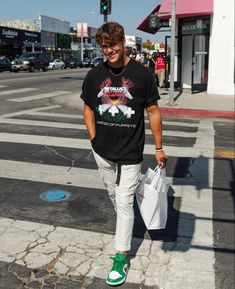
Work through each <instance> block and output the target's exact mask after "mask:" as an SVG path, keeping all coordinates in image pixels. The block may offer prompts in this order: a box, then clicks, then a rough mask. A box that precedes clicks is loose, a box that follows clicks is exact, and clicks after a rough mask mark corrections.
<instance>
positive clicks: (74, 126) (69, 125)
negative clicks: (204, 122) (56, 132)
mask: <svg viewBox="0 0 235 289" xmlns="http://www.w3.org/2000/svg"><path fill="white" fill-rule="evenodd" d="M0 123H8V124H16V125H29V126H38V127H40V126H41V127H55V128H62V129H78V130H79V129H80V130H86V126H85V124H75V123H64V122H53V121H40V120H28V119H11V118H2V117H0ZM145 132H146V134H149V135H151V134H152V132H151V130H150V129H146V130H145ZM163 136H173V137H174V136H175V137H177V136H178V137H184V138H191V137H196V136H197V133H192V132H191V133H190V132H179V131H163Z"/></svg>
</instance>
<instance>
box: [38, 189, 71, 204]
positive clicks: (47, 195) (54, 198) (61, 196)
mask: <svg viewBox="0 0 235 289" xmlns="http://www.w3.org/2000/svg"><path fill="white" fill-rule="evenodd" d="M69 197H70V193H69V192H67V191H63V190H50V191H46V192H44V193H42V194H41V195H40V198H41V199H42V200H44V201H47V202H61V201H64V200H66V199H68V198H69Z"/></svg>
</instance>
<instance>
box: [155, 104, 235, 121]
mask: <svg viewBox="0 0 235 289" xmlns="http://www.w3.org/2000/svg"><path fill="white" fill-rule="evenodd" d="M160 110H161V112H162V114H163V115H164V116H182V117H200V118H203V117H204V118H208V117H209V118H226V119H234V118H235V112H233V111H219V110H204V109H187V108H165V107H164V108H160Z"/></svg>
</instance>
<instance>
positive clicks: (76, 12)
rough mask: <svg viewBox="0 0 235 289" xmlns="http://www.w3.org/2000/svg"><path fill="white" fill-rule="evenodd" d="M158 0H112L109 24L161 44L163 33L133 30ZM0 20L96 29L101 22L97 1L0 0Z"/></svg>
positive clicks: (144, 39)
mask: <svg viewBox="0 0 235 289" xmlns="http://www.w3.org/2000/svg"><path fill="white" fill-rule="evenodd" d="M160 3H161V0H112V13H111V15H109V16H108V20H109V21H116V22H119V23H120V24H122V25H123V26H124V29H125V34H126V35H134V36H138V37H141V38H142V40H143V41H146V40H148V39H149V40H150V41H156V42H161V41H162V42H164V39H165V35H166V34H165V33H164V32H158V33H156V34H154V35H153V34H149V33H146V32H142V31H140V30H137V29H136V27H137V26H138V25H139V24H140V23H141V22H142V21H143V20H144V18H145V17H146V16H147V15H148V14H149V13H150V12H151V11H152V10H153V9H154V8H155V7H156V6H157V5H158V4H160ZM0 6H1V9H0V20H24V19H27V20H28V19H38V16H39V15H40V14H42V15H46V16H50V17H54V18H57V19H60V20H66V21H68V22H70V26H71V27H76V23H77V22H87V23H88V26H91V27H96V28H98V27H99V26H100V25H101V24H102V23H103V15H100V0H22V1H20V0H0Z"/></svg>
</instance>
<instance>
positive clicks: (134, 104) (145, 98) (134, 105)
mask: <svg viewBox="0 0 235 289" xmlns="http://www.w3.org/2000/svg"><path fill="white" fill-rule="evenodd" d="M115 73H116V71H115ZM81 98H82V99H83V101H84V102H85V104H86V105H88V106H89V107H91V109H92V110H93V111H94V114H95V126H96V136H95V138H94V139H93V140H92V147H93V149H94V150H95V152H96V153H97V154H99V155H100V156H102V157H104V158H106V159H108V160H110V161H113V162H116V163H120V164H136V163H139V162H141V161H142V159H143V149H144V139H145V134H144V109H145V108H146V107H147V106H148V105H149V104H150V103H155V102H156V101H157V100H158V99H160V97H159V93H158V89H157V86H156V82H155V81H154V79H153V76H152V73H151V72H150V71H149V70H148V68H146V67H144V66H143V65H142V64H140V63H138V62H136V61H134V60H130V62H129V63H128V64H127V66H126V67H124V68H123V70H121V72H120V73H119V74H117V75H116V74H115V75H114V72H113V71H110V69H109V66H108V63H107V62H104V63H101V64H99V65H98V66H96V67H94V68H93V69H92V70H90V71H89V72H88V74H87V76H86V78H85V80H84V82H83V87H82V94H81Z"/></svg>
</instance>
